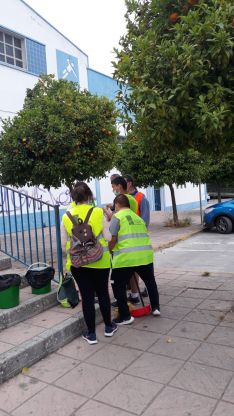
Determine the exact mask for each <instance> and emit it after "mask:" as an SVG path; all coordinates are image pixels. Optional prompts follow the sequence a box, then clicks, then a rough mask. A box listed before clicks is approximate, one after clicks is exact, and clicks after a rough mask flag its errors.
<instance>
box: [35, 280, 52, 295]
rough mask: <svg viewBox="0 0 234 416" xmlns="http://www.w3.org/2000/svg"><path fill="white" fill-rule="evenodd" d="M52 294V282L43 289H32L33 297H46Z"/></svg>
mask: <svg viewBox="0 0 234 416" xmlns="http://www.w3.org/2000/svg"><path fill="white" fill-rule="evenodd" d="M50 292H51V282H49V283H47V285H45V286H43V287H41V288H40V289H35V288H34V287H32V293H33V295H44V294H46V293H50Z"/></svg>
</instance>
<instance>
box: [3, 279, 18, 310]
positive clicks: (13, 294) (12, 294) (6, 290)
mask: <svg viewBox="0 0 234 416" xmlns="http://www.w3.org/2000/svg"><path fill="white" fill-rule="evenodd" d="M20 282H21V279H20V276H19V275H18V274H5V275H0V309H10V308H14V307H15V306H18V305H19V299H20V296H19V286H20Z"/></svg>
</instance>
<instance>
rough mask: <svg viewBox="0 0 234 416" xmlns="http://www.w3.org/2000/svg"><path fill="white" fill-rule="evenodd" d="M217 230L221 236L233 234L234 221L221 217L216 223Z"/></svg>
mask: <svg viewBox="0 0 234 416" xmlns="http://www.w3.org/2000/svg"><path fill="white" fill-rule="evenodd" d="M215 226H216V230H217V231H218V233H221V234H230V233H231V232H232V221H231V220H230V218H228V217H224V216H223V217H219V218H217V220H216V221H215Z"/></svg>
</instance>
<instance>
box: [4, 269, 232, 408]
mask: <svg viewBox="0 0 234 416" xmlns="http://www.w3.org/2000/svg"><path fill="white" fill-rule="evenodd" d="M157 282H158V285H159V290H160V294H161V311H162V316H161V317H160V318H157V317H153V316H147V317H144V318H138V319H135V322H134V324H133V325H131V326H128V327H124V328H119V330H118V331H117V332H116V334H115V335H114V336H113V337H112V338H105V337H104V335H103V324H101V325H99V326H98V328H97V334H98V339H99V343H98V344H97V345H92V346H89V345H88V344H87V343H86V342H85V341H84V340H82V339H81V338H77V339H75V340H74V341H72V342H71V343H70V344H67V345H66V346H65V347H63V348H61V349H60V350H58V351H57V352H56V353H54V354H51V355H50V356H48V357H47V358H45V359H44V360H42V361H40V362H38V363H37V364H35V365H34V366H32V367H31V368H29V369H24V371H23V374H20V375H18V376H16V377H15V378H13V379H11V380H9V381H8V382H6V383H4V384H3V385H1V386H0V416H6V415H11V416H29V415H30V416H31V415H33V416H37V415H40V416H41V415H43V416H47V415H48V416H49V415H51V416H53V415H56V416H63V415H64V416H70V415H72V416H99V415H100V416H130V415H142V416H232V415H234V275H233V274H225V275H224V274H213V273H212V274H211V275H210V276H208V277H207V276H202V275H201V274H195V273H187V272H183V271H173V270H164V271H163V270H161V271H159V272H158V273H157ZM57 308H58V307H57ZM46 313H49V311H48V312H46ZM46 313H45V314H46ZM60 315H61V313H60ZM33 319H34V318H33ZM33 319H32V320H31V321H32V322H31V323H32V326H33V324H34V325H35V327H36V328H39V326H38V323H35V322H33ZM51 319H52V320H53V319H54V317H51ZM5 341H7V340H5ZM8 341H9V340H8Z"/></svg>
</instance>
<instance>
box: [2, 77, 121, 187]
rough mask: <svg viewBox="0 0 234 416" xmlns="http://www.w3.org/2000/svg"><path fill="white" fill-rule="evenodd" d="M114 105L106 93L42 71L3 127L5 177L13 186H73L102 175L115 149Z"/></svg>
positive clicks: (109, 165) (3, 180)
mask: <svg viewBox="0 0 234 416" xmlns="http://www.w3.org/2000/svg"><path fill="white" fill-rule="evenodd" d="M116 117H117V114H116V111H115V106H114V103H113V102H111V101H109V100H108V99H107V98H105V97H97V96H92V95H91V94H90V93H89V92H88V91H81V90H80V89H79V87H78V85H77V84H75V83H72V82H68V81H66V80H63V79H60V80H58V81H57V80H54V79H53V77H52V76H46V77H45V76H43V77H41V78H40V79H39V81H38V82H37V84H36V85H35V87H34V88H33V89H28V90H27V93H26V98H25V101H24V106H23V109H22V110H21V111H20V112H19V113H18V114H17V116H16V117H14V118H13V119H11V120H10V119H8V120H5V121H4V123H3V131H2V133H1V148H0V171H1V181H2V183H5V184H11V185H14V186H23V185H25V184H28V185H40V184H41V185H44V186H45V187H46V188H50V187H51V186H53V187H59V186H60V185H61V184H62V183H66V185H68V186H70V185H71V183H72V182H73V181H74V180H76V179H78V180H89V179H90V178H91V177H95V176H96V177H102V176H104V175H105V172H106V171H108V170H110V169H111V168H112V166H113V154H115V152H116V149H117V140H116V138H117V130H116Z"/></svg>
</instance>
